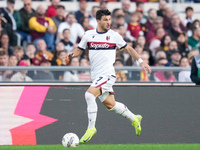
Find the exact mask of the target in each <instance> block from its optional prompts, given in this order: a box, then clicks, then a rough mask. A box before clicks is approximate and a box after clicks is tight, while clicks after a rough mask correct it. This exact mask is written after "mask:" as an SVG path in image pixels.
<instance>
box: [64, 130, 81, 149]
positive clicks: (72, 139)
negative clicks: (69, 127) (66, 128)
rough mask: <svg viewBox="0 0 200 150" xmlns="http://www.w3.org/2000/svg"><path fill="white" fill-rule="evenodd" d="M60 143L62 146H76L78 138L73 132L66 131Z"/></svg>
mask: <svg viewBox="0 0 200 150" xmlns="http://www.w3.org/2000/svg"><path fill="white" fill-rule="evenodd" d="M62 145H63V146H64V147H77V146H78V145H79V138H78V136H77V135H76V134H75V133H66V134H65V135H64V136H63V138H62Z"/></svg>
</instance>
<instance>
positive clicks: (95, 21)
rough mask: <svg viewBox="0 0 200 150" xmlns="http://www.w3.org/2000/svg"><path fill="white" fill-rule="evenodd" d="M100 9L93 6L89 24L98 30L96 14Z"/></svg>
mask: <svg viewBox="0 0 200 150" xmlns="http://www.w3.org/2000/svg"><path fill="white" fill-rule="evenodd" d="M99 9H100V7H99V6H93V7H92V14H91V17H90V18H89V19H90V21H89V24H90V25H91V26H92V27H93V28H94V29H96V28H97V20H96V12H97V11H98V10H99Z"/></svg>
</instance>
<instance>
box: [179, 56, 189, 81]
mask: <svg viewBox="0 0 200 150" xmlns="http://www.w3.org/2000/svg"><path fill="white" fill-rule="evenodd" d="M180 67H190V65H189V61H188V58H187V57H183V58H181V60H180ZM190 73H191V71H185V70H183V71H180V72H179V74H178V81H179V82H191V79H190Z"/></svg>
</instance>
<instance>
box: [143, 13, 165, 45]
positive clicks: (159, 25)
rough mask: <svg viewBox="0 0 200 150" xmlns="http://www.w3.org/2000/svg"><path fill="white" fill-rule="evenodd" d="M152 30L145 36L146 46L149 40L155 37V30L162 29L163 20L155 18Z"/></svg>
mask: <svg viewBox="0 0 200 150" xmlns="http://www.w3.org/2000/svg"><path fill="white" fill-rule="evenodd" d="M153 27H154V29H153V30H149V32H148V33H147V35H146V41H147V43H148V45H149V44H150V40H151V39H152V38H153V37H155V36H156V29H158V28H162V27H163V18H162V17H159V16H157V17H156V18H155V19H154V20H153Z"/></svg>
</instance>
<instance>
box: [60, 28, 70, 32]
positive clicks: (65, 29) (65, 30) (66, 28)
mask: <svg viewBox="0 0 200 150" xmlns="http://www.w3.org/2000/svg"><path fill="white" fill-rule="evenodd" d="M65 31H70V30H69V29H68V28H66V29H64V30H63V32H62V33H64V32H65Z"/></svg>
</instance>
